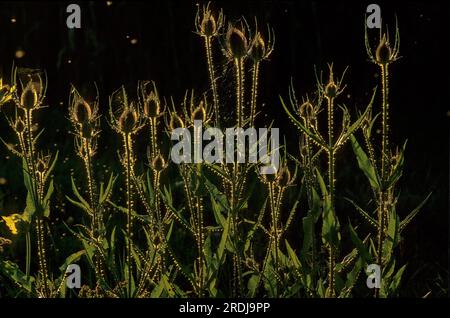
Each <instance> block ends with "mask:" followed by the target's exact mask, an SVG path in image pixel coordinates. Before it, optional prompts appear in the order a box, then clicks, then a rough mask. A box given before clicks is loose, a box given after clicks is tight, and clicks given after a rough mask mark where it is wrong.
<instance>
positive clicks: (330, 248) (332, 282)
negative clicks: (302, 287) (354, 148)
mask: <svg viewBox="0 0 450 318" xmlns="http://www.w3.org/2000/svg"><path fill="white" fill-rule="evenodd" d="M333 106H334V99H333V98H329V99H328V148H329V149H328V191H329V196H330V203H331V211H330V212H331V213H333V216H334V214H335V211H334V181H335V180H334V162H335V159H334V147H333V146H334V145H333V131H334V118H333V117H334V114H333ZM334 252H335V251H334V247H333V245H332V243H331V242H330V243H329V246H328V253H329V260H328V279H329V286H328V288H329V291H330V297H335V296H336V295H335V275H334V270H335V253H334Z"/></svg>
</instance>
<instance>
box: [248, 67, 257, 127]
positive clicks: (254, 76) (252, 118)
mask: <svg viewBox="0 0 450 318" xmlns="http://www.w3.org/2000/svg"><path fill="white" fill-rule="evenodd" d="M258 79H259V62H255V64H254V65H253V72H252V98H251V101H250V125H254V121H255V115H256V99H257V97H258Z"/></svg>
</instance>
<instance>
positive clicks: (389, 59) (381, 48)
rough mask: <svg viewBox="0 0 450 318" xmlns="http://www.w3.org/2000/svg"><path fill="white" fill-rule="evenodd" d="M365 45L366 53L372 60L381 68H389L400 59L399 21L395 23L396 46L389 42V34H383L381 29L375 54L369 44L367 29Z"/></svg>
mask: <svg viewBox="0 0 450 318" xmlns="http://www.w3.org/2000/svg"><path fill="white" fill-rule="evenodd" d="M365 44H366V52H367V55H368V56H369V58H370V60H371V61H372V62H373V63H375V64H377V65H379V66H387V65H389V64H391V63H393V62H395V61H396V60H398V59H399V58H400V56H399V51H400V33H399V28H398V22H397V20H396V23H395V39H394V45H391V43H390V41H389V33H387V32H382V30H381V29H380V36H379V40H378V45H377V47H376V49H375V53H372V48H371V47H370V44H369V37H368V35H367V28H366V29H365Z"/></svg>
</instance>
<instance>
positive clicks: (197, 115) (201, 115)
mask: <svg viewBox="0 0 450 318" xmlns="http://www.w3.org/2000/svg"><path fill="white" fill-rule="evenodd" d="M194 120H201V121H202V122H206V110H205V107H203V101H201V102H200V104H199V105H198V107H197V108H196V109H194V111H193V112H192V121H194Z"/></svg>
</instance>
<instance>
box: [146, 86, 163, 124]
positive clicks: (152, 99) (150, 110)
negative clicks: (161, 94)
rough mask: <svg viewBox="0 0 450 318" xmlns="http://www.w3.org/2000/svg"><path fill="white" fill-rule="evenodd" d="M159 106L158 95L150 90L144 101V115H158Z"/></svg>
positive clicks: (148, 116)
mask: <svg viewBox="0 0 450 318" xmlns="http://www.w3.org/2000/svg"><path fill="white" fill-rule="evenodd" d="M160 112H161V107H160V103H159V100H158V97H157V96H156V95H155V94H154V93H153V92H151V93H150V95H149V96H148V97H147V99H146V100H145V102H144V116H145V117H147V118H155V117H158V116H159V115H160Z"/></svg>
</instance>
